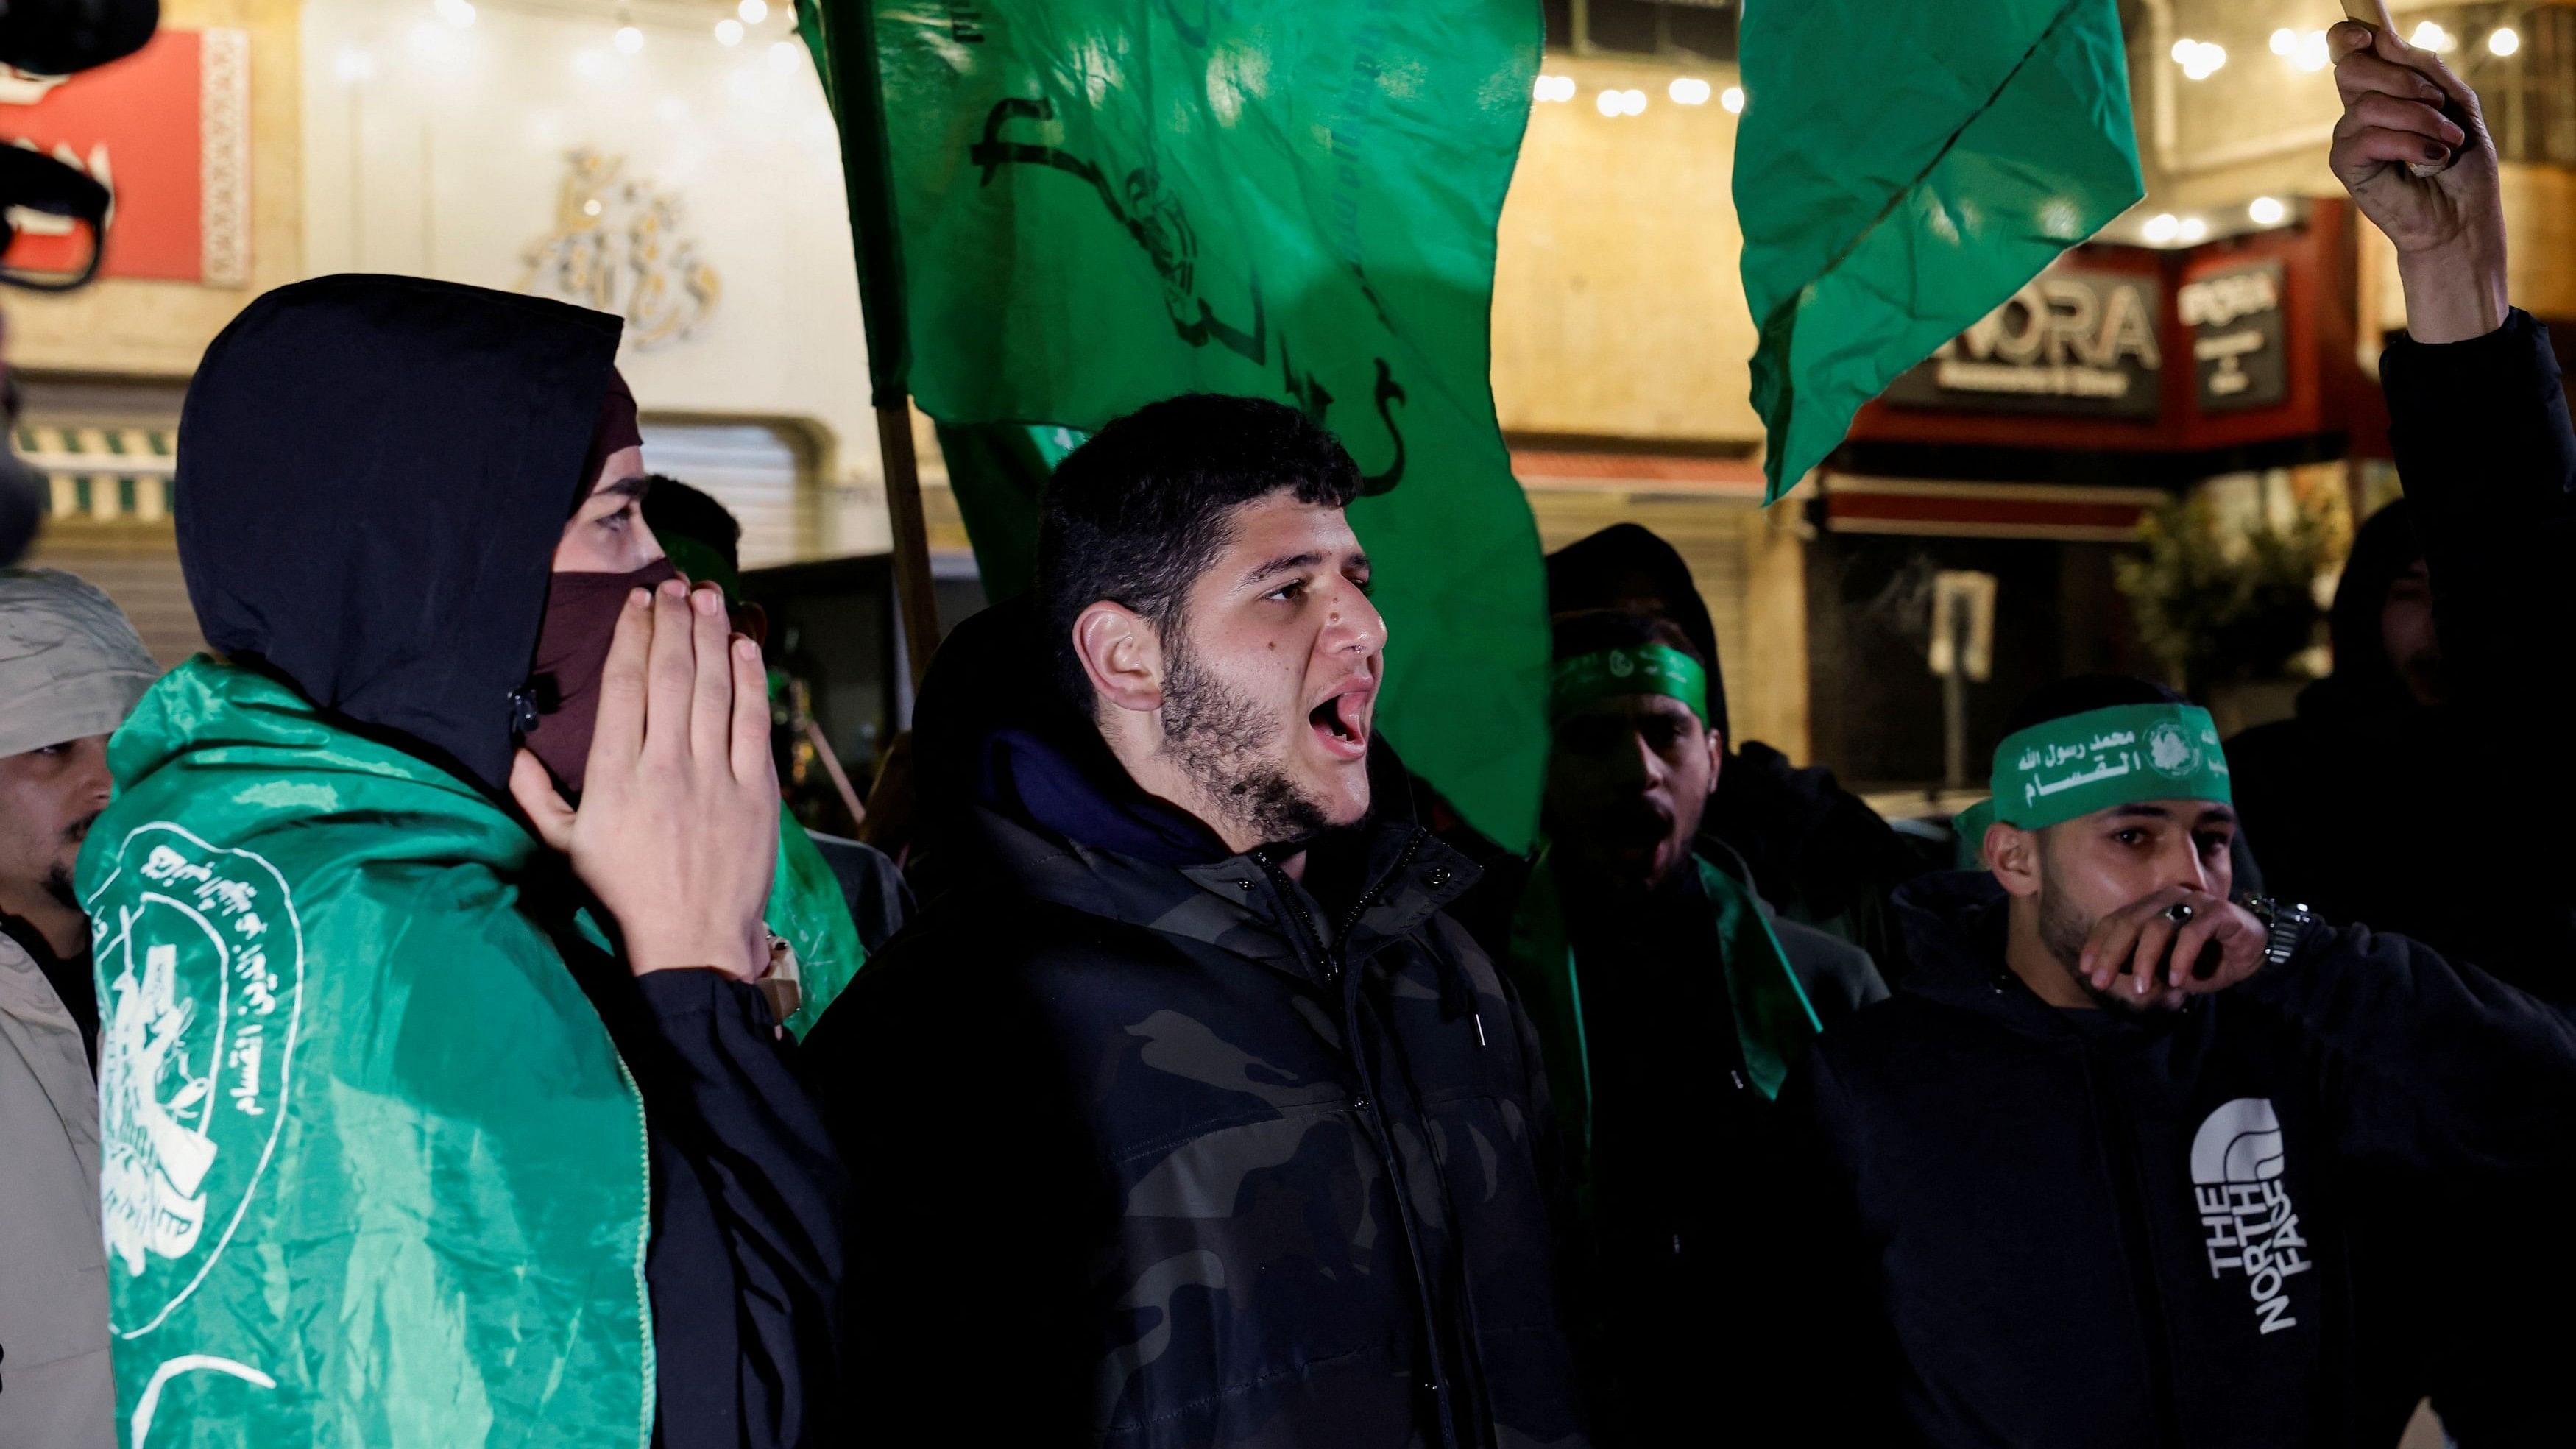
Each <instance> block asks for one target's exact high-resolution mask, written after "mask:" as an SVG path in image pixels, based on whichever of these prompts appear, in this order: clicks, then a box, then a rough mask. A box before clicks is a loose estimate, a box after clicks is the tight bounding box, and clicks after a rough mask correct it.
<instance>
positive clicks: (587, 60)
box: [572, 50, 608, 80]
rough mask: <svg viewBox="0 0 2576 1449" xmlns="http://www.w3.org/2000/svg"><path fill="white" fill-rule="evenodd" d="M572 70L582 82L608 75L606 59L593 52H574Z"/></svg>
mask: <svg viewBox="0 0 2576 1449" xmlns="http://www.w3.org/2000/svg"><path fill="white" fill-rule="evenodd" d="M572 68H573V71H574V73H575V74H577V75H579V76H581V77H582V79H584V80H597V79H599V78H600V77H601V76H604V75H606V74H608V57H607V56H604V55H602V54H600V53H599V52H598V51H595V50H576V51H574V52H573V53H572Z"/></svg>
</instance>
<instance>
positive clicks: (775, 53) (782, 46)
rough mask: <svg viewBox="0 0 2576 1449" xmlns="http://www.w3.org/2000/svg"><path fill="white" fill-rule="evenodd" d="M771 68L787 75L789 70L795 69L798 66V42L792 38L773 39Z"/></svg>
mask: <svg viewBox="0 0 2576 1449" xmlns="http://www.w3.org/2000/svg"><path fill="white" fill-rule="evenodd" d="M769 68H770V69H771V70H774V71H776V72H778V73H779V74H780V75H785V74H786V73H787V72H789V71H792V70H794V69H795V68H796V43H795V42H794V41H791V40H773V41H771V42H770V43H769Z"/></svg>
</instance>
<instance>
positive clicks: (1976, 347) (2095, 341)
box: [1886, 271, 2164, 418]
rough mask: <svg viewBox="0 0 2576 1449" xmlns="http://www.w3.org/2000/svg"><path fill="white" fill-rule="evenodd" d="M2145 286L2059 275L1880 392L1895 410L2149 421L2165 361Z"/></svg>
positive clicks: (2135, 280)
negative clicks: (1910, 409) (1916, 409)
mask: <svg viewBox="0 0 2576 1449" xmlns="http://www.w3.org/2000/svg"><path fill="white" fill-rule="evenodd" d="M2163 303H2164V294H2163V290H2162V288H2161V287H2160V286H2159V285H2158V283H2157V280H2156V279H2155V278H2154V277H2152V276H2144V275H2136V274H2132V273H2127V272H2078V271H2059V272H2050V273H2048V274H2046V275H2044V276H2041V277H2040V278H2038V279H2037V280H2035V281H2033V282H2031V283H2030V285H2028V286H2026V287H2024V288H2022V289H2021V290H2020V291H2018V292H2016V293H2014V294H2013V296H2012V299H2011V300H2010V301H2008V302H2006V303H2004V304H2003V305H2002V306H2000V307H1998V308H1996V309H1995V310H1994V311H1992V312H1990V313H1988V314H1987V315H1986V317H1985V318H1984V320H1982V321H1980V322H1978V323H1977V325H1975V326H1974V327H1971V328H1969V329H1968V330H1967V331H1966V332H1964V333H1961V334H1960V335H1959V336H1958V337H1956V338H1954V339H1952V340H1951V341H1949V342H1945V343H1943V344H1942V345H1941V349H1940V350H1939V351H1937V352H1935V353H1933V354H1932V356H1931V357H1930V358H1928V359H1926V360H1925V361H1924V362H1922V363H1921V364H1919V365H1917V366H1916V367H1914V368H1912V369H1910V370H1909V371H1907V372H1905V373H1904V374H1902V375H1901V376H1899V377H1898V378H1897V379H1896V381H1895V382H1893V383H1891V384H1889V385H1888V389H1887V392H1886V400H1887V401H1888V402H1889V403H1891V404H1894V405H1896V406H1898V407H1914V408H1943V409H1948V410H1951V411H1966V412H2006V413H2043V414H2050V415H2055V416H2079V417H2120V418H2152V417H2154V416H2156V413H2157V410H2158V405H2159V402H2160V398H2159V396H2158V384H2157V377H2158V371H2159V369H2160V368H2161V367H2162V365H2163V360H2162V358H2161V357H2160V355H2159V354H2158V350H2157V347H2156V318H2157V316H2158V315H2159V314H2160V312H2161V311H2162V308H2163Z"/></svg>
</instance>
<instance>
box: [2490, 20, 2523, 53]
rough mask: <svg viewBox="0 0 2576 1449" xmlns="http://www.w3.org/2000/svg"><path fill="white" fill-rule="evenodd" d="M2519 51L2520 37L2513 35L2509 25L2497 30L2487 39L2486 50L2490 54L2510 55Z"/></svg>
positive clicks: (2520, 46) (2520, 47)
mask: <svg viewBox="0 0 2576 1449" xmlns="http://www.w3.org/2000/svg"><path fill="white" fill-rule="evenodd" d="M2520 49H2522V37H2521V36H2519V35H2516V34H2514V32H2513V27H2512V26H2510V25H2507V26H2503V27H2500V28H2498V29H2497V31H2496V33H2495V34H2493V35H2490V36H2488V37H2487V50H2488V51H2489V52H2490V53H2492V54H2495V55H2511V54H2513V53H2514V52H2515V51H2517V50H2520Z"/></svg>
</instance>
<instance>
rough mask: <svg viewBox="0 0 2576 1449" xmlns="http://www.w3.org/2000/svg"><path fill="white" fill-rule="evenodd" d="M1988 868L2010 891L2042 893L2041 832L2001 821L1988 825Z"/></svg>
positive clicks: (2020, 893)
mask: <svg viewBox="0 0 2576 1449" xmlns="http://www.w3.org/2000/svg"><path fill="white" fill-rule="evenodd" d="M1986 869H1987V870H1989V871H1991V872H1993V873H1994V877H1995V879H1996V880H1997V881H1998V882H2000V883H2001V884H2002V886H2003V888H2004V889H2005V890H2006V891H2009V892H2011V893H2012V894H2014V895H2017V896H2035V895H2038V894H2039V832H2038V831H2036V830H2024V829H2022V828H2021V827H2020V826H2017V825H2006V824H2004V823H2003V822H2002V821H2000V820H1998V821H1996V822H1995V823H1994V824H1992V825H1989V826H1987V827H1986Z"/></svg>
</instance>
